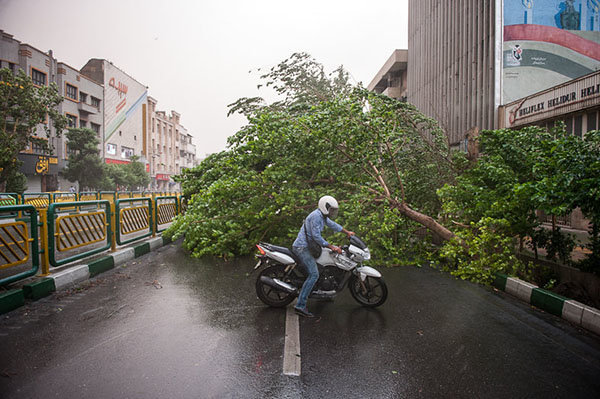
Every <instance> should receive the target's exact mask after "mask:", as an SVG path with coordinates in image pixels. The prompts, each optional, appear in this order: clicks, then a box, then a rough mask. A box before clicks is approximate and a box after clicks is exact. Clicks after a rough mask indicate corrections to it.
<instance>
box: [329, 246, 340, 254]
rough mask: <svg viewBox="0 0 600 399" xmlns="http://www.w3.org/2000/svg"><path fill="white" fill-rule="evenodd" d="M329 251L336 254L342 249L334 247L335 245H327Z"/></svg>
mask: <svg viewBox="0 0 600 399" xmlns="http://www.w3.org/2000/svg"><path fill="white" fill-rule="evenodd" d="M329 249H331V250H332V251H333V252H337V253H338V254H341V253H342V248H340V247H336V246H335V245H331V244H329Z"/></svg>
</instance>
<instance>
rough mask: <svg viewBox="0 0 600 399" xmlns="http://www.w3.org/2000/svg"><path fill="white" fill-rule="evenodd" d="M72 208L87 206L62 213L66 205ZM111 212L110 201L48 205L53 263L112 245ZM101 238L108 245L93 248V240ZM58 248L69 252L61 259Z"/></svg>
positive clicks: (62, 263) (95, 251)
mask: <svg viewBox="0 0 600 399" xmlns="http://www.w3.org/2000/svg"><path fill="white" fill-rule="evenodd" d="M90 207H93V209H95V210H91V209H90ZM71 208H79V209H81V208H84V209H85V211H83V210H80V211H79V212H76V213H70V214H68V215H65V214H61V213H62V212H61V211H63V210H64V209H71ZM110 216H111V209H110V202H108V201H80V202H71V203H54V204H51V205H50V207H49V208H48V250H49V262H50V265H51V266H54V267H56V266H61V265H64V264H67V263H70V262H74V261H76V260H79V259H82V258H85V257H88V256H90V255H94V254H97V253H99V252H102V251H105V250H107V249H109V248H110V247H111V239H112V229H111V227H112V225H111V223H110ZM101 242H105V245H103V246H100V247H97V246H96V247H93V248H92V246H93V245H94V244H97V243H101ZM84 247H85V248H84ZM57 252H62V253H66V255H67V256H65V257H62V258H61V259H58V257H57Z"/></svg>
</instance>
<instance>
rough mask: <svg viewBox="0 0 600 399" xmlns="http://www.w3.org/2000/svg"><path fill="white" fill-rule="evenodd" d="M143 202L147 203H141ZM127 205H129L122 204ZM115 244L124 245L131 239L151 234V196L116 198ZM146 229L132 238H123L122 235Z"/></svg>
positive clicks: (135, 239) (134, 239)
mask: <svg viewBox="0 0 600 399" xmlns="http://www.w3.org/2000/svg"><path fill="white" fill-rule="evenodd" d="M143 203H147V204H146V205H143ZM124 205H129V206H124ZM115 216H116V225H117V226H119V228H118V229H116V230H117V244H119V245H125V244H128V243H130V242H133V241H137V240H139V239H142V238H144V237H148V236H151V235H152V234H153V233H154V232H153V226H154V224H153V221H152V198H150V197H145V198H125V199H118V200H117V202H116V204H115ZM146 229H148V232H147V233H146V234H142V235H138V236H136V237H134V238H130V239H123V237H122V236H127V235H130V234H133V233H138V232H140V231H144V230H146Z"/></svg>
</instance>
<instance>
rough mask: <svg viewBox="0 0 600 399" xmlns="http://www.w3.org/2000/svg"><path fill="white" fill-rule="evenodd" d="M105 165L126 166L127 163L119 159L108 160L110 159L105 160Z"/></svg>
mask: <svg viewBox="0 0 600 399" xmlns="http://www.w3.org/2000/svg"><path fill="white" fill-rule="evenodd" d="M105 161H106V163H118V164H120V165H126V164H128V163H129V161H122V160H120V159H110V158H106V160H105Z"/></svg>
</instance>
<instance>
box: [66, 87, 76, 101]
mask: <svg viewBox="0 0 600 399" xmlns="http://www.w3.org/2000/svg"><path fill="white" fill-rule="evenodd" d="M77 91H78V89H77V86H73V85H70V84H68V83H65V97H67V98H68V99H71V100H73V101H77V97H78V96H77Z"/></svg>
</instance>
